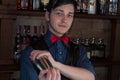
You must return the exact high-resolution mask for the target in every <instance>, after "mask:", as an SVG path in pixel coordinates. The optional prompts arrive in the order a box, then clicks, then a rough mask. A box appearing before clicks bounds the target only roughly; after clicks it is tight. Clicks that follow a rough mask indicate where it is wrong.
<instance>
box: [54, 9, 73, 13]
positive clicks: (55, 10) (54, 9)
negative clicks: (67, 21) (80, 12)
mask: <svg viewBox="0 0 120 80" xmlns="http://www.w3.org/2000/svg"><path fill="white" fill-rule="evenodd" d="M54 11H60V12H64V11H63V10H61V9H54ZM69 14H74V12H72V11H71V12H69Z"/></svg>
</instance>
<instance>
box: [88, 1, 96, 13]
mask: <svg viewBox="0 0 120 80" xmlns="http://www.w3.org/2000/svg"><path fill="white" fill-rule="evenodd" d="M88 14H96V0H89V2H88Z"/></svg>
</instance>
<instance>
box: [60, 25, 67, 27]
mask: <svg viewBox="0 0 120 80" xmlns="http://www.w3.org/2000/svg"><path fill="white" fill-rule="evenodd" d="M58 26H59V27H63V28H67V26H66V25H58Z"/></svg>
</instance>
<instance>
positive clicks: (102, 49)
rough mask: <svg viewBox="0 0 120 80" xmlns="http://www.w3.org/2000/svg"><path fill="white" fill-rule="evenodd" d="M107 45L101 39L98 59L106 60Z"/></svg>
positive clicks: (97, 52) (98, 44)
mask: <svg viewBox="0 0 120 80" xmlns="http://www.w3.org/2000/svg"><path fill="white" fill-rule="evenodd" d="M105 47H106V46H105V44H104V41H103V39H101V38H99V39H98V43H97V51H96V57H97V58H99V59H104V58H105Z"/></svg>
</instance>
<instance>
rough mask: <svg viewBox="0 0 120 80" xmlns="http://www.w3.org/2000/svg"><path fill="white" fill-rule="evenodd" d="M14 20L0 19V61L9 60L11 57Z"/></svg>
mask: <svg viewBox="0 0 120 80" xmlns="http://www.w3.org/2000/svg"><path fill="white" fill-rule="evenodd" d="M14 23H15V22H14V20H13V19H2V20H1V35H0V37H1V42H0V45H1V48H0V51H1V52H0V55H1V56H0V59H1V60H2V59H6V60H9V59H11V57H12V51H13V39H14V36H13V34H14V29H13V28H14Z"/></svg>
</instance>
